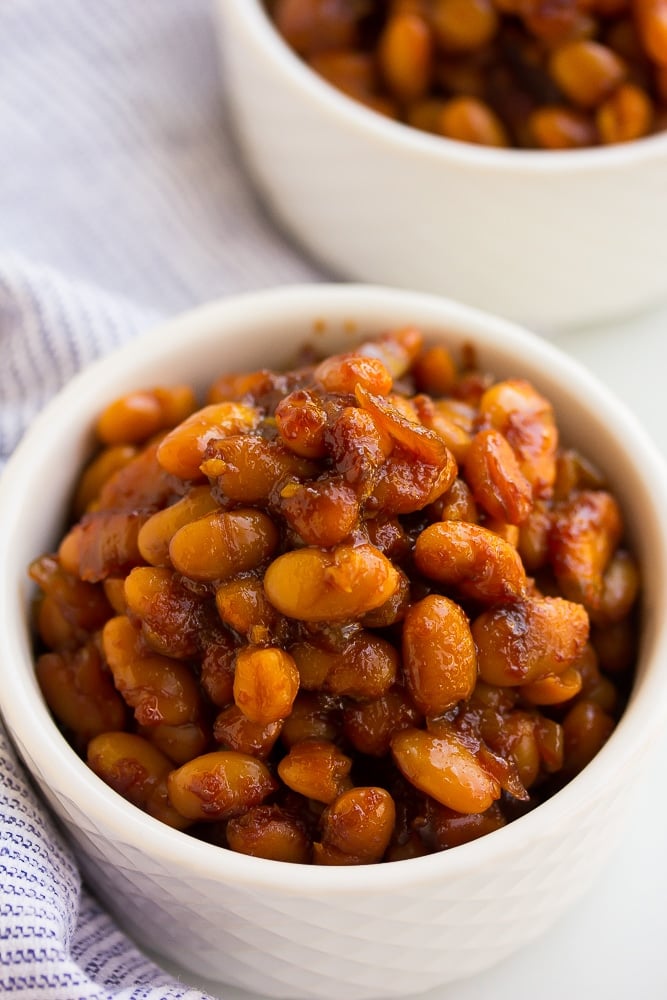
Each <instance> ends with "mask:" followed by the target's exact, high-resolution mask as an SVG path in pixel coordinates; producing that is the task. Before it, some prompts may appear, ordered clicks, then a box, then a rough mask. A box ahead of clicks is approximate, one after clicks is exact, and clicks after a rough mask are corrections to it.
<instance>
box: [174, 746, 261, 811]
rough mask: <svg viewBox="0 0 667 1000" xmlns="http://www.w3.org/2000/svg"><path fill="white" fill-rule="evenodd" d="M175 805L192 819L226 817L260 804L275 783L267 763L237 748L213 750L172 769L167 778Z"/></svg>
mask: <svg viewBox="0 0 667 1000" xmlns="http://www.w3.org/2000/svg"><path fill="white" fill-rule="evenodd" d="M167 788H168V791H169V798H170V799H171V802H172V804H173V806H174V808H175V809H176V810H177V811H178V812H179V813H180V814H181V816H184V817H185V818H186V819H191V820H200V821H201V820H208V821H212V820H225V819H231V818H232V817H234V816H240V815H241V814H243V813H245V812H246V811H247V810H248V809H250V808H252V807H253V806H257V805H259V804H260V803H261V802H263V801H264V799H265V798H266V797H267V796H268V795H270V794H271V792H273V791H275V789H276V788H277V782H276V781H275V779H274V778H273V777H272V776H271V774H270V772H269V770H268V769H267V767H266V765H265V764H263V763H262V761H260V760H256V758H255V757H251V756H249V755H248V754H244V753H238V751H236V750H214V751H213V752H212V753H206V754H203V755H202V756H201V757H195V758H194V760H190V761H188V762H187V763H186V764H183V766H182V767H179V768H178V769H177V770H175V771H172V772H171V773H170V775H169V778H168V781H167Z"/></svg>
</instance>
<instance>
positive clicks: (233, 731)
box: [193, 705, 283, 760]
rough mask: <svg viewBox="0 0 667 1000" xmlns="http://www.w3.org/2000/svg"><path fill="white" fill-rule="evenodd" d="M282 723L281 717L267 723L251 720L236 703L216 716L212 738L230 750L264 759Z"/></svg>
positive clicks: (271, 747)
mask: <svg viewBox="0 0 667 1000" xmlns="http://www.w3.org/2000/svg"><path fill="white" fill-rule="evenodd" d="M282 724H283V720H282V719H277V720H276V721H275V722H268V723H264V722H253V721H252V720H251V719H249V718H248V716H247V715H245V714H244V713H243V712H242V711H241V709H240V708H239V707H238V705H229V706H228V707H227V708H224V709H223V710H222V712H220V713H219V714H218V715H217V716H216V719H215V722H214V724H213V738H214V739H215V741H216V743H221V744H223V746H225V747H227V748H228V749H230V750H238V751H239V752H240V753H247V754H250V755H251V756H253V757H259V758H260V760H265V759H266V758H267V757H268V756H269V754H270V753H271V751H272V749H273V746H274V744H275V742H276V740H277V739H278V737H279V736H280V731H281V729H282ZM193 756H196V755H193Z"/></svg>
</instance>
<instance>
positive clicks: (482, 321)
mask: <svg viewBox="0 0 667 1000" xmlns="http://www.w3.org/2000/svg"><path fill="white" fill-rule="evenodd" d="M409 322H412V323H416V324H418V325H420V326H421V327H422V328H423V329H424V330H425V332H426V333H427V334H429V335H430V336H432V337H438V336H439V337H442V338H443V339H444V341H445V342H447V343H449V344H451V345H452V346H453V347H454V349H456V348H457V347H460V346H461V345H462V344H464V343H470V342H472V343H473V344H474V345H475V347H476V348H477V350H478V353H479V357H480V361H481V363H482V364H483V365H485V366H487V367H490V368H491V369H492V370H495V371H496V372H497V373H498V374H499V375H503V374H505V375H509V374H515V375H516V374H523V375H524V376H526V377H528V378H531V379H533V381H534V382H535V384H536V385H537V386H538V387H539V388H540V389H542V391H544V392H545V393H546V394H547V395H549V397H550V398H551V399H552V400H553V401H554V403H555V405H556V409H557V412H558V418H559V423H560V425H561V426H562V428H563V430H564V434H565V436H566V437H567V438H569V439H570V440H571V441H573V442H574V441H576V442H577V443H578V444H579V445H580V447H581V448H582V449H583V450H584V451H586V452H588V453H590V454H593V455H594V456H595V459H596V461H597V462H598V463H599V464H600V465H601V467H602V468H603V469H604V470H605V471H606V472H607V474H608V476H609V477H610V479H611V481H612V482H613V483H614V487H615V489H616V487H617V489H616V492H617V493H618V495H619V497H620V500H621V503H622V505H623V507H624V510H625V513H626V520H627V523H628V525H629V531H630V535H631V538H632V543H633V546H634V547H635V549H636V550H637V552H638V555H639V558H640V560H641V562H642V568H643V574H644V584H645V600H644V608H643V650H642V658H641V664H640V670H639V679H638V682H637V685H636V688H635V691H634V694H633V698H632V700H631V704H630V706H629V708H628V710H627V711H626V713H625V715H624V717H623V719H622V721H621V723H620V724H619V726H618V727H617V729H616V731H615V732H614V734H613V735H612V737H611V739H610V740H609V742H608V743H607V745H606V746H605V747H604V748H603V750H602V751H601V753H600V754H599V755H598V756H597V757H596V758H595V760H594V761H593V762H592V763H591V764H590V765H589V766H588V767H587V768H586V769H585V770H584V771H583V772H582V774H580V775H579V776H578V777H577V778H576V779H575V780H574V781H572V782H571V783H570V784H569V785H568V786H567V787H566V788H565V789H564V790H563V791H561V792H560V793H558V795H556V796H554V798H552V799H551V800H549V801H548V802H546V803H544V804H543V805H541V806H540V807H539V808H538V809H536V810H535V811H534V812H532V813H530V814H528V815H527V816H524V817H523V818H521V819H519V820H517V821H515V822H514V823H512V824H510V825H509V826H507V827H505V828H504V829H502V830H499V831H496V832H495V833H493V834H491V835H489V836H487V837H484V838H482V839H481V840H479V841H476V842H474V843H471V844H466V845H464V846H462V847H459V848H456V849H455V850H453V851H449V852H444V853H442V854H438V855H432V856H430V857H425V858H418V859H414V860H411V861H403V862H399V863H396V864H391V865H374V866H362V867H360V868H356V869H355V868H339V869H330V868H317V867H311V866H297V865H287V864H280V863H276V862H269V861H264V860H262V859H257V858H249V857H244V856H242V855H236V854H233V853H232V852H229V851H225V850H222V849H220V848H216V847H214V846H212V845H209V844H205V843H202V842H198V841H195V840H194V839H192V838H189V837H188V836H187V835H185V834H181V833H179V832H177V831H174V830H171V829H169V828H167V827H166V826H163V825H162V824H160V823H158V822H157V821H155V820H153V819H151V818H150V817H149V816H146V815H145V814H143V813H141V812H140V811H139V810H137V809H135V808H134V807H132V806H131V805H130V804H129V803H127V802H125V801H124V800H123V799H121V798H120V797H119V796H117V795H116V794H115V793H114V792H113V791H112V790H111V789H110V788H108V787H107V786H106V785H104V784H103V783H102V782H101V781H99V780H98V779H97V777H96V776H95V775H94V774H93V773H92V772H91V771H90V770H89V769H88V768H87V767H86V766H85V765H84V764H83V762H82V761H81V760H79V758H78V757H77V756H76V755H75V754H74V753H73V751H72V750H71V749H70V748H69V746H68V745H67V744H66V743H65V741H64V740H63V738H62V737H61V735H60V733H59V732H58V730H57V728H56V726H55V725H54V723H53V721H52V719H51V717H50V715H49V713H48V711H47V709H46V707H45V705H44V703H43V701H42V699H41V696H40V694H39V690H38V688H37V684H36V681H35V677H34V668H33V662H32V655H31V643H30V635H29V628H28V606H29V599H30V590H29V586H28V583H27V580H26V572H25V571H26V566H27V564H28V562H29V561H30V559H31V558H33V557H34V556H35V555H37V554H39V553H40V552H41V551H43V550H45V549H48V548H49V547H50V546H51V545H52V544H53V542H54V539H56V538H57V537H58V533H59V531H60V526H61V522H62V516H63V512H64V510H65V509H66V505H67V500H68V497H69V495H70V490H71V483H72V481H73V479H74V476H75V474H76V471H77V469H78V468H79V467H80V464H81V461H82V459H83V457H84V456H85V454H86V453H87V451H88V449H89V448H90V431H91V427H92V425H93V422H94V418H95V415H96V413H97V412H98V411H99V409H100V407H101V406H103V405H104V403H105V402H107V401H109V400H111V399H113V398H115V397H116V396H118V395H119V394H120V393H122V392H123V391H127V390H128V389H131V388H137V387H139V386H143V385H155V384H161V383H169V382H172V383H173V382H176V381H178V382H181V381H184V380H186V381H192V382H194V383H196V384H199V385H205V384H207V383H208V382H209V381H210V380H211V378H212V377H213V376H214V374H216V373H217V372H219V371H222V370H224V369H225V368H231V369H236V370H239V369H241V370H242V369H244V368H247V367H255V366H259V365H267V364H271V365H276V366H277V365H281V364H284V363H286V362H287V361H288V359H289V358H290V357H291V356H292V355H293V354H294V351H295V350H296V349H297V348H298V347H299V346H301V345H302V344H303V342H304V340H306V339H310V340H317V341H319V342H320V343H321V347H322V349H323V350H330V349H332V348H333V347H334V345H337V346H342V345H349V344H351V343H352V342H353V340H354V339H356V338H358V337H359V336H361V335H363V334H364V332H377V331H378V330H380V329H385V328H387V327H388V326H391V325H399V326H400V325H404V324H406V323H409ZM45 481H48V483H49V502H48V504H35V503H30V502H27V499H28V498H32V497H34V496H35V495H37V492H38V491H39V490H40V489H41V490H42V491H43V484H44V482H45ZM666 508H667V476H666V473H665V470H664V467H663V465H662V463H661V460H660V458H659V456H658V455H657V453H656V452H655V450H654V449H653V447H652V445H651V444H650V442H649V441H648V440H647V439H646V436H645V434H644V433H643V431H642V430H641V428H640V427H639V426H638V425H637V423H636V422H635V420H634V419H633V417H632V416H631V415H630V414H628V413H627V412H626V411H625V409H624V408H623V407H622V405H621V404H620V403H618V402H617V401H616V400H615V399H614V398H613V397H612V396H611V395H610V394H609V393H608V392H606V390H604V389H603V388H602V387H601V386H599V385H598V383H597V382H596V381H595V380H594V379H592V378H591V376H589V375H588V374H587V373H586V372H585V371H584V370H583V369H581V367H580V366H578V365H576V364H575V363H574V362H572V361H570V360H569V359H567V358H566V357H564V356H563V355H561V354H560V352H558V351H556V350H555V349H554V348H553V347H552V346H551V345H549V344H548V343H547V342H545V341H544V340H541V339H539V338H536V337H533V336H531V335H530V334H527V333H525V332H523V331H521V330H519V329H517V328H515V327H513V326H511V325H510V324H507V323H504V322H502V321H500V320H495V319H492V318H490V317H488V316H485V315H483V314H479V313H476V312H474V311H472V310H469V309H466V308H464V307H460V306H456V305H454V304H452V303H448V302H446V301H443V300H440V299H436V298H431V297H429V296H422V295H418V294H411V293H405V292H400V291H392V290H387V289H376V288H364V287H355V286H308V287H303V288H296V289H282V290H278V291H275V292H265V293H259V294H255V295H251V296H242V297H240V298H238V299H232V300H227V301H226V302H221V303H218V304H214V305H212V306H210V307H207V308H205V309H203V310H200V311H197V312H195V313H193V314H190V315H188V316H185V317H183V318H182V319H180V320H176V321H174V322H173V323H171V324H168V325H166V326H164V327H161V328H160V329H158V330H156V331H153V332H151V333H149V334H147V335H146V336H144V337H142V338H139V339H138V340H137V341H135V342H134V343H133V344H132V345H131V346H130V347H129V348H126V349H125V350H123V351H120V352H117V353H116V354H114V355H112V356H110V357H109V358H108V359H106V360H104V361H102V362H100V363H98V364H96V365H94V366H92V367H91V368H89V369H88V370H87V371H86V372H84V373H83V374H82V375H81V376H78V377H77V378H76V379H75V380H73V382H72V383H71V384H70V385H69V386H68V387H67V388H66V389H65V390H64V391H63V392H62V393H61V394H60V395H59V397H57V399H56V400H54V401H53V402H52V403H51V404H50V405H49V407H48V408H47V409H46V410H45V412H44V413H43V414H42V416H41V417H40V418H39V419H38V420H37V421H36V423H35V424H34V425H33V428H32V429H31V430H30V431H29V433H28V435H27V436H26V438H25V439H24V441H23V442H22V444H21V445H20V446H19V448H18V450H17V451H16V453H15V455H14V456H13V458H12V460H11V461H10V463H9V465H8V466H7V469H6V471H5V473H4V475H3V477H2V480H1V481H0V517H1V518H2V523H3V532H2V533H0V565H2V566H3V573H2V575H1V576H0V620H2V621H3V622H4V623H5V624H4V628H3V629H2V630H0V706H1V707H2V711H3V714H4V717H5V720H6V723H7V726H8V728H9V730H10V733H11V734H12V737H13V739H14V741H15V743H16V744H17V746H18V748H19V751H20V753H21V755H22V757H23V759H24V761H25V762H26V765H27V766H28V768H29V770H30V771H31V773H32V774H33V775H34V777H35V779H36V781H37V783H38V784H39V786H40V788H41V789H42V791H43V793H44V795H45V796H46V798H47V799H48V801H49V802H50V804H51V805H52V807H53V809H54V811H55V813H56V814H57V815H58V816H59V818H60V819H61V821H62V822H63V824H64V825H65V827H66V829H67V831H68V832H69V834H70V836H71V838H72V839H73V841H74V842H75V845H76V848H77V853H78V857H79V859H80V861H81V865H82V869H83V871H84V873H85V875H86V878H87V879H88V881H89V882H90V884H91V885H92V886H93V888H94V889H95V891H96V892H97V893H98V894H99V896H100V898H101V899H102V900H103V901H104V902H105V903H106V904H107V905H108V906H109V908H110V909H111V910H112V911H113V912H114V913H115V914H116V915H117V917H118V920H119V922H120V924H121V926H123V927H124V928H126V929H127V930H128V931H130V932H131V933H132V934H133V935H134V936H135V937H136V939H137V941H138V942H139V943H141V944H143V945H144V946H146V947H147V948H149V949H150V950H151V951H153V952H156V953H158V954H162V955H164V956H166V957H168V958H169V959H170V960H171V961H172V962H178V963H179V964H180V965H181V966H183V967H184V968H187V969H190V970H191V971H192V973H193V976H195V977H205V978H207V979H210V980H214V981H216V982H220V983H231V984H233V985H236V986H241V987H243V988H245V989H249V990H253V991H255V992H256V993H257V994H259V995H260V996H262V997H267V998H268V997H283V998H286V1000H339V998H340V997H347V998H349V1000H370V998H373V997H387V998H388V997H399V996H405V995H406V994H413V993H416V992H420V991H423V990H426V989H429V988H432V987H434V986H437V985H439V984H442V983H446V982H449V981H452V980H456V979H460V978H462V977H465V976H470V975H472V974H474V973H476V972H479V971H481V970H482V969H484V968H487V967H488V966H490V965H492V964H494V963H495V962H497V961H499V960H500V959H501V958H503V957H505V956H506V955H508V954H511V953H512V952H513V951H515V950H516V949H518V948H520V947H523V946H526V945H527V944H528V943H529V942H530V941H531V940H533V939H534V938H535V937H536V936H537V935H539V934H542V933H544V932H545V931H546V930H547V929H548V927H549V926H550V925H551V924H552V923H553V922H554V921H555V920H556V919H557V917H558V916H559V915H560V914H562V913H563V912H564V911H565V910H566V908H567V907H568V906H570V905H571V904H572V903H573V902H574V901H575V900H576V899H577V898H578V897H579V896H580V895H581V894H582V893H583V892H585V891H586V890H587V889H588V887H589V886H590V885H591V882H592V880H593V879H594V878H595V876H596V875H597V874H598V872H599V871H600V869H601V867H602V866H603V864H604V863H605V861H606V859H607V857H608V855H609V853H610V851H611V850H612V849H613V847H614V846H615V844H616V843H617V838H618V835H619V832H620V831H621V830H622V820H623V818H624V816H625V815H627V813H628V802H629V796H630V794H631V789H632V784H633V778H634V776H635V775H636V773H637V770H638V768H640V767H641V762H642V759H643V756H644V754H645V753H646V752H647V751H648V749H649V748H650V744H651V738H652V735H653V734H654V733H655V732H656V731H657V728H658V727H659V726H661V725H664V722H665V718H666V717H667V695H666V687H667V685H666V684H665V678H664V675H665V667H666V665H667V635H666V628H665V625H664V613H663V608H664V604H665V599H666V597H667V532H666V528H665V524H664V517H663V512H664V510H665V509H666ZM222 992H223V995H224V988H223V989H222Z"/></svg>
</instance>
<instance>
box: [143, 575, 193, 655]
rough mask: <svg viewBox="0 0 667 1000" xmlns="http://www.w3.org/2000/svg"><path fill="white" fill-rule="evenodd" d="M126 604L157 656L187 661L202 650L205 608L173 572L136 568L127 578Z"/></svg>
mask: <svg viewBox="0 0 667 1000" xmlns="http://www.w3.org/2000/svg"><path fill="white" fill-rule="evenodd" d="M125 602H126V606H127V613H128V614H129V615H130V617H134V618H136V619H138V620H139V621H140V622H141V626H142V634H143V636H144V638H145V639H146V641H147V642H148V644H149V646H150V647H151V649H153V650H155V652H156V653H162V654H164V655H165V656H174V657H176V658H177V659H188V658H191V657H193V656H195V655H196V653H197V652H198V651H199V636H200V631H201V628H202V624H203V621H204V616H205V606H204V604H203V601H202V599H201V597H199V596H198V595H197V594H195V593H193V591H192V590H190V589H189V588H188V587H186V586H185V585H184V584H183V582H182V579H181V578H180V577H179V576H178V574H177V573H175V572H174V571H173V570H171V569H167V568H166V567H153V566H136V567H135V568H134V569H133V570H131V571H130V572H129V573H128V575H127V576H126V577H125Z"/></svg>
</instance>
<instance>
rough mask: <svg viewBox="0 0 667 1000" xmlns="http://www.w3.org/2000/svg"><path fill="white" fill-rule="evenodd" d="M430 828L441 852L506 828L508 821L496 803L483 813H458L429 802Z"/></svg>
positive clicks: (437, 803)
mask: <svg viewBox="0 0 667 1000" xmlns="http://www.w3.org/2000/svg"><path fill="white" fill-rule="evenodd" d="M427 818H428V828H429V835H430V836H431V837H432V838H433V840H434V842H435V844H436V846H437V849H438V850H439V851H445V850H449V849H450V848H452V847H458V846H459V845H460V844H467V843H469V842H470V841H471V840H477V839H478V838H479V837H484V836H486V834H487V833H493V831H494V830H500V829H501V827H503V826H505V825H506V823H507V820H506V819H505V817H504V816H503V813H502V811H501V810H500V808H499V806H498V804H497V803H496V802H494V803H493V805H491V806H489V808H488V809H487V810H486V812H483V813H467V814H466V813H458V812H455V811H454V810H453V809H449V808H448V807H447V806H443V805H441V804H440V803H439V802H435V801H434V800H433V799H429V800H428V812H427Z"/></svg>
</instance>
